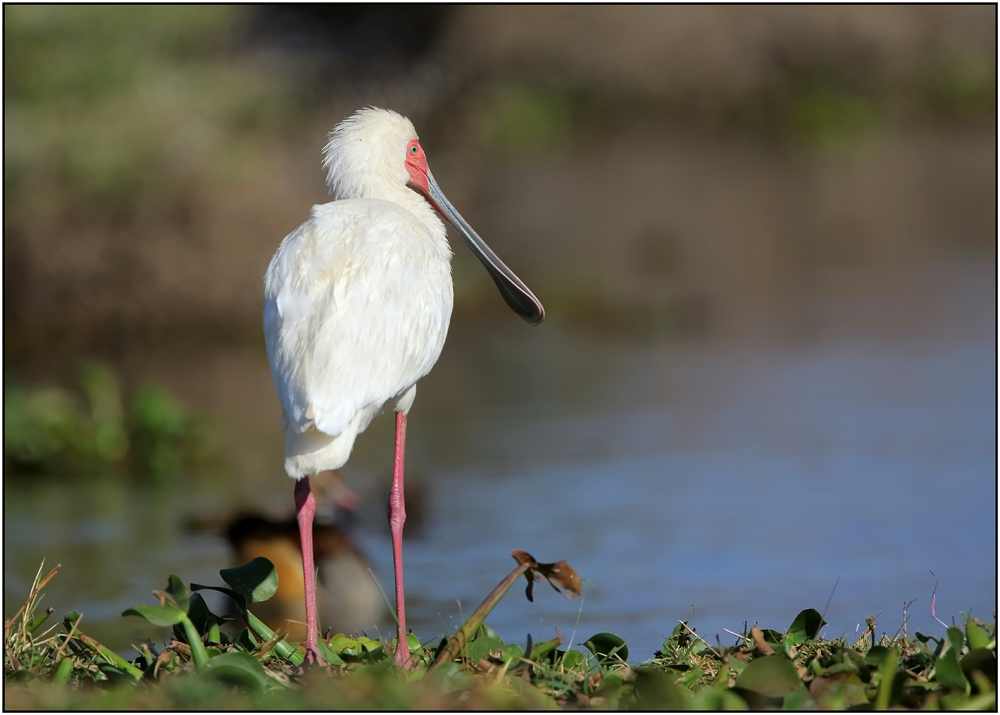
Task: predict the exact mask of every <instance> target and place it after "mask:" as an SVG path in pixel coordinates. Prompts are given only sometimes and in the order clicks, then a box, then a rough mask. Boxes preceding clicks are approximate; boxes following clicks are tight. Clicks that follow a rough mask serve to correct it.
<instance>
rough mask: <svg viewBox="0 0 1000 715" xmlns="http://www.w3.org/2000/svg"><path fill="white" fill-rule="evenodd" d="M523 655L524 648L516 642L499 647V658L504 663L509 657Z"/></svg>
mask: <svg viewBox="0 0 1000 715" xmlns="http://www.w3.org/2000/svg"><path fill="white" fill-rule="evenodd" d="M523 655H524V648H522V647H521V646H519V645H518V644H517V643H508V644H507V645H505V646H504V647H503V648H501V649H500V658H501V659H502V660H503V662H504V663H506V662H507V661H508V660H510V659H511V658H521V657H522V656H523Z"/></svg>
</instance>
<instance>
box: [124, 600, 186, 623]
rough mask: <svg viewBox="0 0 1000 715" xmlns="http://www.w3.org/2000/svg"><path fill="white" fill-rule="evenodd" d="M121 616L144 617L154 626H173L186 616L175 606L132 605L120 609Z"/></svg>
mask: <svg viewBox="0 0 1000 715" xmlns="http://www.w3.org/2000/svg"><path fill="white" fill-rule="evenodd" d="M122 615H123V616H139V617H140V618H145V619H146V620H147V621H149V622H150V623H152V624H153V625H154V626H161V627H166V626H173V625H176V624H178V623H180V622H181V621H182V620H184V618H185V617H186V616H185V614H184V611H182V610H180V609H179V608H177V607H176V606H174V605H172V604H170V605H164V606H133V607H132V608H128V609H126V610H124V611H122Z"/></svg>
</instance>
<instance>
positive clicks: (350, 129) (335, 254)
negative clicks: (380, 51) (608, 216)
mask: <svg viewBox="0 0 1000 715" xmlns="http://www.w3.org/2000/svg"><path fill="white" fill-rule="evenodd" d="M323 154H324V158H323V166H324V167H325V168H326V172H327V184H328V185H329V188H330V192H331V193H332V195H333V199H334V200H333V201H332V202H330V203H327V204H322V205H319V206H313V209H312V215H311V216H310V217H309V219H308V220H307V221H306V222H305V223H303V224H302V225H301V226H299V227H298V228H297V229H295V230H294V231H292V232H291V233H290V234H289V235H288V236H286V237H285V240H284V241H282V242H281V246H280V247H279V248H278V250H277V252H276V253H275V254H274V258H272V259H271V263H270V265H269V266H268V267H267V274H266V276H265V277H264V338H265V340H266V342H267V359H268V361H269V362H270V365H271V377H272V378H273V379H274V387H275V389H276V390H277V392H278V399H279V400H280V401H281V406H282V408H283V410H284V414H283V416H282V425H283V426H284V428H285V440H286V441H285V470H286V471H287V472H288V474H289V476H291V477H292V478H294V479H296V480H297V481H296V483H295V506H296V510H297V513H298V524H299V532H300V534H299V535H300V538H301V540H302V567H303V571H304V573H303V576H304V579H305V593H306V660H307V662H319V663H322V662H323V661H322V658H321V656H320V654H319V651H318V646H317V644H316V639H317V637H318V624H317V619H316V589H315V579H314V570H313V548H312V523H313V515H314V514H315V512H316V501H315V497H314V496H313V494H312V491H311V490H310V487H309V475H310V474H316V473H318V472H321V471H323V470H325V469H338V468H340V467H341V466H343V465H344V463H345V462H346V461H347V459H348V457H349V456H350V454H351V448H352V447H353V445H354V440H355V438H356V437H357V436H358V434H359V433H361V432H363V431H364V430H365V428H366V427H367V426H368V423H369V422H371V420H372V418H374V417H375V416H376V415H377V414H379V412H381V411H382V409H383V408H384V407H385V406H386V405H389V404H392V405H393V406H394V409H395V411H396V453H395V461H394V465H393V474H392V491H391V492H390V495H389V524H390V526H391V528H392V551H393V563H394V567H395V577H396V612H397V615H398V618H399V631H398V639H397V646H396V651H395V655H394V658H395V661H396V663H397V664H398V665H401V666H406V665H408V664H409V661H410V651H409V647H408V646H407V642H406V614H405V610H404V605H403V561H402V559H403V553H402V544H403V542H402V538H403V522H404V521H405V520H406V512H405V510H404V507H403V453H404V446H405V439H406V415H407V413H408V412H409V410H410V406H411V405H412V404H413V398H414V396H415V395H416V391H417V381H418V380H419V379H420V378H422V377H423V376H424V375H426V374H427V373H428V372H429V371H430V369H431V368H432V367H433V366H434V363H435V362H437V359H438V357H439V356H440V355H441V349H442V347H443V346H444V341H445V336H446V334H447V332H448V323H449V321H450V320H451V309H452V298H453V286H452V281H451V250H450V248H449V246H448V241H447V238H446V231H445V226H444V223H443V222H442V221H441V219H440V218H439V214H440V216H442V217H444V218H445V219H446V220H447V221H448V223H450V224H451V225H452V226H453V227H454V228H455V230H456V231H457V232H458V233H459V235H461V236H462V238H463V239H465V242H466V243H467V244H468V245H469V248H471V249H472V251H473V252H474V253H475V254H476V256H477V257H478V258H479V260H480V261H482V263H483V265H484V266H485V267H486V270H487V271H489V274H490V276H491V277H492V278H493V281H494V282H495V283H496V285H497V288H499V289H500V294H501V295H502V296H503V298H504V300H505V301H506V302H507V305H509V306H510V307H511V308H512V309H513V310H514V312H515V313H517V314H518V315H519V316H521V317H522V318H523V319H524V320H526V321H527V322H528V323H530V324H532V325H536V324H538V323H540V322H541V321H542V318H543V317H545V311H544V309H543V308H542V304H541V303H539V302H538V299H537V298H535V296H534V295H533V294H532V293H531V291H530V290H528V287H527V286H526V285H524V283H522V282H521V281H520V279H518V277H517V276H515V275H514V273H513V272H512V271H511V270H510V269H509V268H507V266H505V265H504V264H503V263H502V262H501V261H500V259H499V258H497V256H496V254H494V253H493V251H491V250H490V248H489V246H487V245H486V243H485V242H484V241H483V239H481V238H480V237H479V235H478V234H477V233H476V232H475V231H473V230H472V227H471V226H469V224H468V223H467V222H466V221H465V219H463V218H462V216H461V215H460V214H459V213H458V211H456V210H455V208H454V207H453V206H452V205H451V203H449V201H448V199H446V198H445V196H444V194H443V193H442V192H441V189H440V188H439V187H438V185H437V182H436V181H434V177H433V175H432V174H431V172H430V169H429V168H428V166H427V158H426V157H425V156H424V150H423V147H421V146H420V140H419V139H418V138H417V132H416V130H414V128H413V124H411V123H410V120H408V119H407V118H406V117H403V116H401V115H399V114H396V113H395V112H392V111H388V110H385V109H375V108H368V109H362V110H360V111H358V112H356V113H355V114H354V115H353V116H351V117H348V118H347V119H345V120H344V121H343V122H341V123H340V124H339V125H337V127H336V128H335V129H334V130H333V131H332V132H331V133H330V141H329V142H328V143H327V145H326V147H325V148H324V150H323Z"/></svg>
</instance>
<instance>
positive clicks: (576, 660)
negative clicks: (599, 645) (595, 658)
mask: <svg viewBox="0 0 1000 715" xmlns="http://www.w3.org/2000/svg"><path fill="white" fill-rule="evenodd" d="M586 662H587V659H586V657H584V655H583V653H581V652H580V651H578V650H568V651H566V652H565V654H564V655H563V657H562V665H563V667H564V668H566V669H569V670H572V669H573V668H579V667H580V666H581V665H583V664H584V663H586Z"/></svg>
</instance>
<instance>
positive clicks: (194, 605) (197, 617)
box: [174, 593, 214, 640]
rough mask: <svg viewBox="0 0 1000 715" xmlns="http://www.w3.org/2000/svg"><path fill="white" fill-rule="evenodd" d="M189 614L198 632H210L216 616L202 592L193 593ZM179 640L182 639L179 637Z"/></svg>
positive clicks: (189, 601)
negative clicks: (209, 608) (210, 609)
mask: <svg viewBox="0 0 1000 715" xmlns="http://www.w3.org/2000/svg"><path fill="white" fill-rule="evenodd" d="M187 615H188V618H189V619H191V623H192V625H194V627H195V630H197V631H198V633H200V634H201V635H204V634H206V633H208V630H209V627H210V626H211V625H212V621H213V619H214V616H213V615H212V612H211V611H209V610H208V604H207V603H205V599H204V598H202V597H201V594H200V593H194V594H191V597H190V598H189V599H188V608H187ZM174 630H175V631H176V630H177V628H176V627H175V629H174ZM178 640H181V639H180V638H178Z"/></svg>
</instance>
